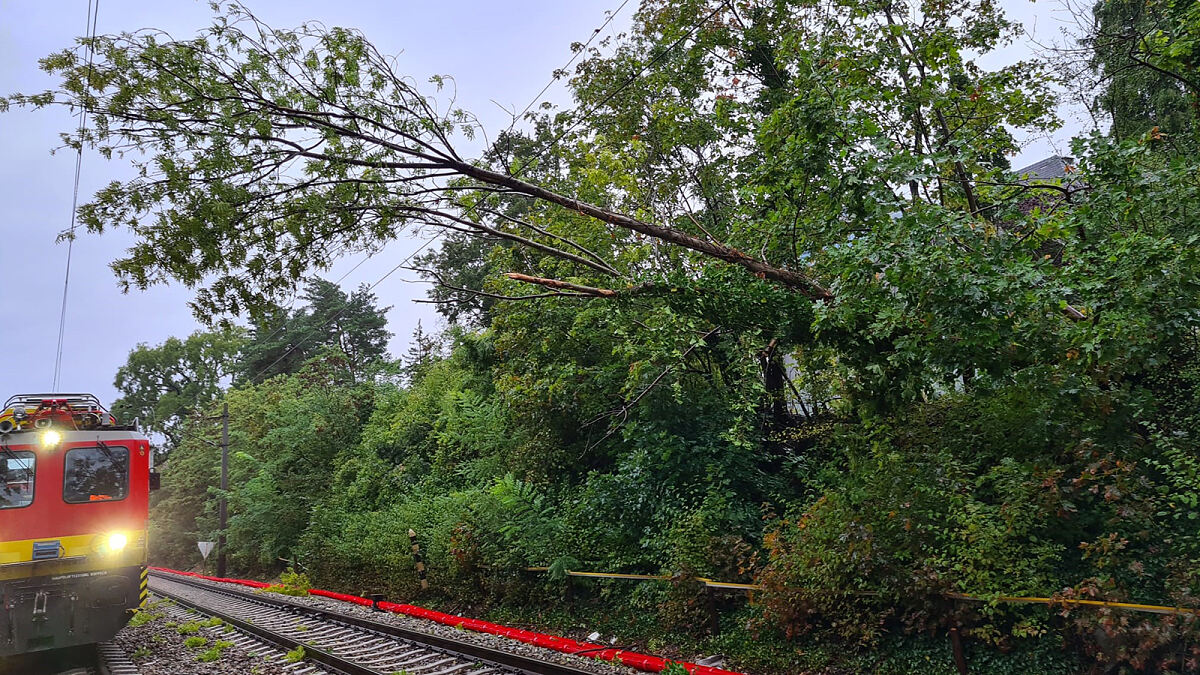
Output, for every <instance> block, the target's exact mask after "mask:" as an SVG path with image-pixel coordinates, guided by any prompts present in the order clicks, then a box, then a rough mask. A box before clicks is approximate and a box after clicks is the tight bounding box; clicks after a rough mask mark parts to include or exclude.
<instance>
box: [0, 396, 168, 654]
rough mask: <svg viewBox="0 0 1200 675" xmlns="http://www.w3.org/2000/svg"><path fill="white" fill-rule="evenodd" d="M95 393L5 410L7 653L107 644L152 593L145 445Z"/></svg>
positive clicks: (2, 497) (0, 444)
mask: <svg viewBox="0 0 1200 675" xmlns="http://www.w3.org/2000/svg"><path fill="white" fill-rule="evenodd" d="M115 422H116V421H115V419H113V417H112V416H111V415H110V414H109V413H108V412H107V411H106V410H104V409H103V408H102V407H101V406H100V403H99V401H97V400H96V398H95V397H94V396H91V395H89V394H36V395H23V396H15V397H13V398H11V399H9V400H8V402H7V403H6V404H5V407H4V409H3V412H0V603H2V604H0V656H7V655H12V654H20V653H25V652H32V651H40V650H46V649H58V648H62V647H69V646H74V645H81V644H89V643H93V642H102V641H105V640H108V639H111V638H112V637H113V636H114V635H115V634H116V633H117V631H118V630H120V629H121V627H123V626H124V625H125V623H126V622H127V621H128V620H129V618H130V617H131V616H132V610H134V609H136V608H137V607H138V606H139V605H140V604H141V603H142V602H143V601H144V599H145V596H146V523H147V518H148V509H149V490H150V482H151V470H150V465H151V457H150V453H151V448H150V442H149V439H148V438H146V437H145V436H144V435H142V434H140V433H138V432H137V431H136V430H134V429H133V428H131V427H122V426H118V425H117V424H116V423H115Z"/></svg>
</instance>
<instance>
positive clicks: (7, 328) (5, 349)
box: [0, 0, 1083, 403]
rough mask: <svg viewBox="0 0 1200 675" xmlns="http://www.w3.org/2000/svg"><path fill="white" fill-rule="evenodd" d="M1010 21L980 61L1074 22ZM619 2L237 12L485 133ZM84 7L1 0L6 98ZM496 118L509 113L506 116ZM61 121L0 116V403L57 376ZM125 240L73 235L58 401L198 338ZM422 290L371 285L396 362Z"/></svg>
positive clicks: (108, 394)
mask: <svg viewBox="0 0 1200 675" xmlns="http://www.w3.org/2000/svg"><path fill="white" fill-rule="evenodd" d="M1003 4H1004V6H1005V8H1006V10H1007V12H1008V13H1009V16H1010V17H1011V18H1013V19H1015V20H1018V21H1020V22H1021V23H1022V24H1024V25H1025V28H1026V31H1027V33H1028V35H1027V36H1026V37H1025V38H1023V39H1022V40H1019V41H1018V42H1017V43H1015V44H1014V45H1012V46H1010V47H1008V48H1007V49H1005V50H1003V51H1002V52H999V53H997V54H993V55H989V56H987V57H985V59H983V61H982V62H983V64H984V65H990V66H995V65H999V64H1001V63H1003V62H1005V61H1006V60H1015V59H1020V58H1027V57H1028V56H1029V55H1030V54H1031V53H1032V52H1033V51H1035V50H1036V49H1038V45H1041V44H1045V43H1048V42H1051V41H1053V40H1054V39H1055V38H1056V36H1057V34H1058V31H1059V29H1060V27H1061V26H1062V25H1063V22H1064V21H1067V20H1069V17H1066V16H1063V15H1062V10H1061V8H1056V5H1055V4H1054V3H1052V2H1050V3H1047V2H1043V3H1039V4H1034V3H1032V2H1029V1H1027V0H1003ZM620 5H621V2H620V0H507V1H506V2H497V1H496V0H456V1H455V2H452V3H441V2H431V1H429V0H390V1H388V0H379V1H368V0H341V1H340V2H329V1H328V0H247V6H248V7H249V8H250V9H251V10H252V11H254V12H255V14H257V15H258V16H259V18H261V19H263V20H264V21H265V22H266V23H267V24H269V25H272V26H275V27H292V26H296V25H298V24H300V23H302V22H304V21H309V20H317V21H320V22H322V23H324V24H325V25H327V26H335V25H336V26H349V27H355V28H359V29H361V30H363V31H364V33H366V35H367V37H368V38H369V39H371V40H372V41H373V42H374V43H375V44H376V46H377V47H379V48H380V50H381V51H382V52H383V53H386V54H398V55H400V56H399V68H398V70H399V71H400V72H405V73H408V74H410V75H412V76H413V77H414V78H415V79H416V80H417V81H419V82H422V81H425V80H426V79H427V78H428V77H429V76H431V75H435V74H439V75H450V76H452V77H453V78H454V80H455V83H456V86H457V95H458V104H459V107H462V108H464V109H466V110H469V111H471V112H473V113H475V114H476V115H477V116H478V117H479V118H480V119H481V121H482V122H483V123H484V125H485V127H486V128H487V129H488V132H489V134H491V135H493V136H494V135H495V133H496V132H498V131H500V130H502V129H504V128H506V127H507V126H508V125H509V123H510V122H511V117H510V115H509V113H507V112H505V110H504V109H508V110H518V111H519V110H521V109H523V108H525V106H526V105H527V104H529V103H530V102H531V101H533V100H534V98H535V96H537V94H538V92H539V91H541V89H542V88H543V87H544V86H545V85H546V84H547V83H549V82H550V81H551V80H552V78H551V73H552V72H553V71H554V70H555V69H556V68H560V67H562V66H563V65H564V64H566V63H567V61H568V60H570V58H571V56H572V52H571V51H570V48H569V45H570V44H571V43H572V42H576V41H579V42H582V41H585V40H587V39H588V37H589V36H591V35H592V33H593V31H594V30H595V29H596V28H599V27H600V26H601V25H602V24H603V23H604V21H605V18H606V11H611V10H613V9H615V8H617V7H618V6H620ZM636 5H637V0H633V1H632V2H628V3H627V4H626V6H625V7H624V9H623V10H622V11H621V12H620V13H618V14H617V16H616V18H615V19H614V21H612V23H611V24H610V25H609V26H608V27H607V28H606V29H605V30H604V32H603V34H602V35H607V34H609V33H611V32H613V31H620V30H624V29H626V28H627V27H628V25H629V19H630V16H631V15H632V13H633V11H634V9H635V7H636ZM87 12H88V2H87V0H0V94H7V93H10V92H16V91H20V92H34V91H41V90H44V89H47V88H51V87H53V86H54V85H55V84H56V83H55V82H54V81H53V80H52V79H51V78H49V77H48V76H46V75H45V74H44V73H42V72H41V71H40V70H39V69H38V67H37V61H38V59H39V58H41V57H43V56H46V55H47V54H50V53H51V52H53V51H56V50H59V49H62V48H64V47H67V46H69V45H71V44H72V41H73V39H74V38H75V37H76V36H78V35H82V34H84V32H85V28H86V21H87ZM210 17H211V13H210V11H209V8H208V3H207V2H200V1H197V0H159V1H157V2H149V1H147V0H103V2H102V3H100V6H99V12H98V19H97V31H98V32H99V33H113V32H119V31H126V30H136V29H139V28H146V27H154V28H158V29H163V30H166V31H167V32H169V33H171V34H172V35H174V36H176V37H190V36H192V35H193V34H194V33H195V32H196V31H198V30H199V29H201V28H203V27H204V26H206V25H208V23H209V20H210ZM539 100H550V101H552V102H555V103H557V104H560V105H562V106H563V107H569V105H570V101H569V98H568V96H567V95H566V93H565V89H564V87H563V86H562V84H561V83H558V84H557V85H556V86H553V87H551V89H550V90H549V91H548V92H547V93H546V94H545V95H543V96H542V98H541V99H539ZM502 108H503V109H502ZM1066 116H1067V118H1068V119H1067V122H1068V123H1067V124H1066V125H1065V126H1064V128H1063V129H1062V130H1060V131H1059V132H1057V133H1055V134H1053V135H1051V136H1046V137H1036V138H1028V139H1024V140H1025V141H1027V144H1026V147H1025V148H1024V149H1023V150H1022V152H1021V153H1020V154H1019V155H1018V156H1017V157H1015V158H1013V166H1014V167H1020V166H1024V165H1027V164H1032V163H1033V162H1035V161H1037V160H1039V159H1042V158H1044V157H1046V156H1049V155H1050V154H1054V153H1061V152H1065V147H1066V144H1067V140H1068V139H1069V138H1070V136H1071V135H1072V134H1074V133H1077V132H1078V131H1079V129H1080V128H1081V126H1082V124H1083V120H1082V119H1081V118H1080V117H1079V115H1078V114H1077V113H1073V112H1072V111H1067V115H1066ZM75 124H76V121H75V119H74V118H72V117H71V116H70V115H69V113H68V112H67V111H65V110H40V111H24V110H14V111H10V112H8V113H5V114H0V316H4V317H6V318H7V320H4V321H0V400H3V398H7V396H9V395H11V394H16V393H33V392H44V391H48V390H49V389H50V387H51V383H52V380H53V375H54V365H55V354H56V347H57V340H58V326H59V317H60V308H61V302H62V292H63V279H64V272H65V268H66V264H67V245H66V244H65V243H59V242H57V241H56V239H57V237H58V234H59V233H60V232H62V231H64V230H66V229H67V228H68V227H69V225H70V219H71V201H72V191H73V187H74V181H73V178H74V171H75V154H74V153H70V152H59V153H57V154H53V155H52V154H51V153H50V151H51V149H53V148H54V147H55V146H56V145H58V142H59V141H58V138H59V137H58V135H59V133H61V132H63V131H67V130H71V129H74V128H75ZM128 175H129V169H128V166H127V165H126V164H124V163H122V162H121V161H119V160H113V161H111V162H109V161H105V160H103V159H102V158H101V157H99V156H98V155H96V154H94V153H87V152H85V154H84V157H83V163H82V170H81V174H80V182H79V199H80V203H83V202H84V201H86V200H87V198H88V197H89V196H90V195H91V194H93V193H94V192H95V191H96V190H97V189H98V188H100V187H101V186H103V185H105V184H107V183H108V182H110V181H112V180H115V179H120V178H122V177H125V176H128ZM131 243H132V240H131V238H130V237H129V236H128V235H127V234H126V233H124V232H111V233H106V234H104V235H102V236H95V235H90V234H86V233H83V234H81V235H80V236H79V237H78V238H77V239H76V241H75V243H74V248H73V251H72V254H71V270H70V284H69V289H68V299H67V313H66V323H65V326H66V331H65V334H64V346H63V357H62V370H61V377H60V382H59V386H58V391H64V392H66V391H70V392H75V391H85V392H91V393H94V394H96V395H98V396H99V397H100V399H101V401H103V402H105V403H111V402H112V401H113V400H114V399H116V398H117V396H118V394H117V392H116V390H115V388H114V387H113V376H114V374H115V373H116V371H117V369H118V368H119V367H120V366H121V365H122V364H123V363H124V362H125V360H126V358H127V356H128V354H129V351H130V350H131V349H133V348H134V347H135V346H136V345H137V344H139V343H145V344H151V345H153V344H158V343H161V342H162V341H164V340H165V339H167V338H168V337H171V336H181V337H182V336H185V335H188V334H189V333H191V332H193V331H195V330H198V329H200V328H201V325H200V324H199V323H198V322H197V320H196V318H195V317H194V316H193V315H192V313H191V310H190V309H189V308H188V306H187V301H188V300H189V299H190V298H191V297H192V291H191V290H189V289H187V288H184V287H181V286H178V285H173V286H158V287H155V288H152V289H150V290H148V291H137V290H133V291H130V292H129V293H128V294H123V293H122V292H121V291H120V289H119V288H118V285H117V280H116V277H115V276H114V275H113V273H112V272H111V270H110V269H109V268H108V264H109V263H110V262H111V261H112V260H113V259H115V258H116V257H118V256H119V255H120V254H121V253H122V252H123V251H124V250H125V249H126V248H128V247H129V246H130V244H131ZM422 243H423V240H421V239H414V238H401V239H399V240H397V241H395V242H393V243H392V244H390V245H389V246H388V247H387V248H386V249H385V250H384V251H383V252H381V253H380V254H378V255H376V256H375V257H374V258H372V259H370V260H367V261H366V262H365V263H363V264H361V266H359V267H357V269H353V271H351V270H352V268H354V267H355V265H356V264H358V263H359V262H361V259H360V258H357V257H350V258H347V259H343V260H341V261H340V262H339V263H338V264H337V265H335V267H334V268H333V269H332V270H330V271H329V272H327V273H325V274H324V275H323V276H325V277H326V278H328V279H330V280H336V279H339V278H340V277H342V276H343V275H345V279H344V280H343V281H342V282H341V283H342V285H343V288H345V289H346V290H347V291H349V290H352V289H353V288H355V287H357V286H358V285H360V284H363V283H366V284H372V283H374V282H376V281H377V280H379V279H380V278H381V277H382V276H383V275H385V274H386V273H387V272H388V270H390V269H391V268H392V267H393V266H394V265H395V264H396V263H397V262H399V261H400V260H402V259H403V258H404V257H406V256H407V255H408V254H409V253H411V252H412V251H413V250H415V249H416V248H417V247H419V246H421V244H422ZM425 290H426V287H425V285H424V284H423V283H421V282H419V281H418V280H417V279H416V278H415V275H414V274H413V273H411V272H408V271H405V270H401V271H398V272H396V273H395V274H393V275H391V276H390V277H388V278H387V279H386V280H384V281H383V282H382V283H380V284H379V286H378V287H376V289H375V291H374V292H375V293H376V295H377V296H378V297H379V300H380V304H381V305H382V306H390V307H391V309H390V311H389V312H388V321H389V330H391V332H392V333H393V334H394V337H393V339H392V341H391V345H390V350H391V353H392V354H393V355H401V354H403V353H404V352H405V351H406V350H407V343H408V339H409V337H410V336H411V335H412V333H413V330H414V329H415V328H416V325H417V322H418V321H421V322H422V323H423V324H424V326H425V328H426V330H428V329H429V328H430V327H434V328H436V327H437V326H438V325H439V323H440V322H439V319H438V317H437V315H436V313H435V312H434V311H433V309H432V307H431V305H427V304H418V303H414V302H413V301H414V300H415V299H419V298H423V297H424V295H425Z"/></svg>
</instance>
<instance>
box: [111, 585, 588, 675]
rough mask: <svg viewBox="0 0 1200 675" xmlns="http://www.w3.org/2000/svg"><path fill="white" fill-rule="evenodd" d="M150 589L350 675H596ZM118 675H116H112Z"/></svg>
mask: <svg viewBox="0 0 1200 675" xmlns="http://www.w3.org/2000/svg"><path fill="white" fill-rule="evenodd" d="M150 590H151V591H152V592H153V593H154V594H156V595H158V596H161V597H164V598H170V599H172V600H174V601H175V602H176V603H178V604H180V605H182V606H184V607H189V608H191V609H194V610H196V611H199V612H201V613H203V614H207V615H209V616H215V617H218V618H220V619H222V620H223V621H225V622H226V623H228V624H230V625H232V626H233V627H234V628H236V629H237V630H239V631H241V632H242V633H244V634H246V635H247V636H250V637H252V638H253V639H256V640H260V641H262V642H264V643H267V644H269V645H272V646H275V647H278V648H280V649H284V650H288V651H295V650H297V649H298V648H300V647H303V649H304V652H303V653H304V658H305V659H306V660H308V661H309V662H310V663H312V664H315V665H317V666H319V667H321V668H323V669H326V670H329V671H333V672H336V673H344V674H346V675H392V674H393V673H407V674H408V675H593V674H592V673H589V672H588V671H585V670H581V669H578V668H573V667H571V666H566V665H562V664H557V663H550V662H546V661H539V660H537V659H533V658H530V657H528V656H523V655H519V654H512V653H508V652H503V651H499V650H496V649H491V648H488V647H482V646H479V645H475V644H469V643H464V642H458V641H455V640H450V639H447V638H443V637H440V636H435V635H429V634H425V633H420V632H416V631H412V630H407V629H405V628H400V627H398V626H393V625H390V624H387V623H382V622H377V621H371V620H369V619H365V618H362V617H359V616H353V615H350V614H343V613H340V612H334V611H330V610H325V609H318V608H314V607H311V606H308V605H300V604H298V603H293V602H289V601H287V600H283V599H279V598H277V597H270V596H268V595H266V594H262V593H254V592H251V591H242V590H239V589H233V588H220V587H215V586H213V585H211V584H209V583H205V582H202V581H195V580H191V579H187V578H184V577H174V576H167V575H163V574H157V573H153V574H151V576H150ZM114 675H115V674H114Z"/></svg>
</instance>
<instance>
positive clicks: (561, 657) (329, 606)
mask: <svg viewBox="0 0 1200 675" xmlns="http://www.w3.org/2000/svg"><path fill="white" fill-rule="evenodd" d="M163 576H164V578H170V576H171V575H170V574H164V575H163ZM188 580H189V581H192V582H196V583H201V584H204V585H206V586H212V587H213V588H233V589H235V590H238V591H246V590H248V589H247V588H246V587H244V586H240V585H236V584H225V583H222V582H218V581H209V580H207V579H199V578H195V577H188ZM270 597H271V598H272V599H275V600H282V601H284V602H290V603H292V604H295V605H298V606H301V607H312V608H315V609H323V610H327V611H331V612H339V613H342V614H348V615H352V616H359V617H363V618H366V619H370V620H372V621H377V622H380V623H384V624H390V625H393V626H397V627H400V628H404V629H406V630H411V631H417V632H420V633H426V634H428V635H435V636H438V637H442V638H446V639H450V640H457V641H460V642H465V643H469V644H475V645H480V646H483V647H489V648H491V649H498V650H501V651H505V652H509V653H512V654H519V655H521V656H527V657H529V658H534V659H539V660H542V661H547V662H550V663H559V664H562V665H567V666H571V667H574V668H578V669H580V670H585V671H587V672H590V673H596V674H597V675H645V672H644V671H641V670H637V669H635V668H630V667H628V666H624V665H618V664H615V663H611V662H609V661H599V660H597V659H590V658H587V657H582V656H574V655H572V654H564V653H562V652H557V651H554V650H552V649H545V648H543V647H537V646H535V645H530V644H525V643H524V642H519V641H517V640H511V639H509V638H505V637H502V636H499V635H491V634H489V633H478V632H475V631H469V630H462V629H459V628H453V627H451V626H444V625H442V624H440V623H437V622H434V621H429V620H427V619H420V618H416V617H411V616H405V615H403V614H393V613H391V612H378V611H374V610H371V609H368V608H366V607H361V606H359V605H355V604H352V603H348V602H340V601H337V600H332V599H329V598H322V597H317V596H311V595H310V596H299V597H298V596H283V595H278V594H271V596H270Z"/></svg>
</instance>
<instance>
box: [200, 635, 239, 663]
mask: <svg viewBox="0 0 1200 675" xmlns="http://www.w3.org/2000/svg"><path fill="white" fill-rule="evenodd" d="M232 646H233V643H232V642H229V641H226V640H217V641H216V642H215V643H214V644H213V646H212V647H210V648H209V649H206V650H205V651H203V652H201V653H200V654H197V655H196V660H197V661H199V662H200V663H211V662H213V661H216V660H217V659H219V658H221V652H223V651H225V650H226V649H228V648H230V647H232Z"/></svg>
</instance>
